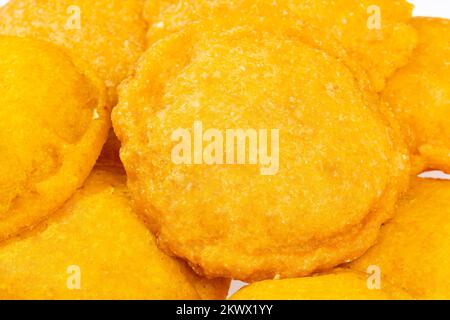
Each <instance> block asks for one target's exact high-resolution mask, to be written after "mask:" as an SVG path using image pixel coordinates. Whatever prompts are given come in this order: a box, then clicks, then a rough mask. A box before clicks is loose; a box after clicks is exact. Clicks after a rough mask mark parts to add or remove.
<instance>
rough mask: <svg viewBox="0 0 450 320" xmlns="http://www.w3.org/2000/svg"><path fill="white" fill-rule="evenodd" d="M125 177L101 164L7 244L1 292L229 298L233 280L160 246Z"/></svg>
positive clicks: (1, 251)
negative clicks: (36, 224)
mask: <svg viewBox="0 0 450 320" xmlns="http://www.w3.org/2000/svg"><path fill="white" fill-rule="evenodd" d="M125 182H126V177H125V176H124V175H122V174H121V173H120V171H117V169H115V168H111V167H110V168H97V169H95V170H94V171H93V173H92V174H91V176H90V177H89V179H88V180H87V181H86V184H85V185H84V187H83V188H82V189H80V190H79V191H78V192H77V193H76V194H75V195H74V196H73V198H72V199H70V200H69V201H68V202H67V203H66V204H65V205H64V206H63V207H62V208H61V209H60V210H59V211H58V212H57V214H55V216H54V217H52V218H51V219H50V220H48V221H47V222H46V223H45V225H42V226H40V228H39V229H38V230H35V231H33V232H31V233H26V234H24V235H22V236H21V237H20V238H15V239H11V240H10V241H8V242H6V243H3V244H2V245H1V246H0V270H1V272H0V298H3V299H6V298H14V299H200V298H203V299H214V298H216V299H224V298H225V297H226V294H227V291H228V286H229V281H228V280H223V279H218V280H206V279H202V278H199V277H197V276H196V275H195V274H194V273H193V272H192V270H190V269H189V268H188V267H187V266H186V265H185V264H184V263H183V262H180V261H178V260H176V259H174V258H171V257H168V256H166V255H165V254H163V253H162V252H161V251H160V250H159V249H158V248H157V247H156V244H155V239H154V237H153V235H152V234H151V233H150V232H149V231H148V230H147V229H146V227H145V225H144V224H143V222H142V221H141V220H140V219H139V218H138V217H137V215H136V214H135V213H134V212H133V210H132V209H131V205H130V202H129V197H128V191H127V188H126V183H125Z"/></svg>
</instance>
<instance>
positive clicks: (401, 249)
mask: <svg viewBox="0 0 450 320" xmlns="http://www.w3.org/2000/svg"><path fill="white" fill-rule="evenodd" d="M397 211H398V212H397V213H396V216H395V218H394V219H393V220H392V221H391V222H389V223H388V224H386V225H385V226H384V227H383V228H382V230H381V235H380V238H379V240H378V242H377V244H376V246H374V247H373V248H372V249H370V250H369V251H368V252H367V253H366V254H365V255H364V256H363V257H362V258H360V259H358V260H356V261H355V262H354V263H352V264H351V265H350V267H351V268H353V269H356V270H365V269H366V268H367V267H368V266H370V265H375V266H378V267H379V268H380V270H381V273H382V276H383V277H384V278H385V279H386V280H387V281H389V282H391V283H393V284H395V285H397V286H398V287H401V288H403V289H405V290H406V291H407V292H409V293H410V294H411V295H412V296H413V297H414V298H417V299H450V293H449V290H448V288H449V286H450V276H449V272H450V258H449V254H448V252H449V248H450V181H440V180H425V179H416V180H415V181H414V182H413V184H412V187H411V190H410V191H409V193H408V194H407V196H406V197H405V199H403V200H402V201H401V202H400V204H399V208H398V210H397Z"/></svg>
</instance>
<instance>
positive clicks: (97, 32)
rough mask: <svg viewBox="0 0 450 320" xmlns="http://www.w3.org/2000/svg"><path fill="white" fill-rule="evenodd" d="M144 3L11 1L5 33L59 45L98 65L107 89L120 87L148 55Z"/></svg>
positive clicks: (3, 17) (0, 26) (3, 12)
mask: <svg viewBox="0 0 450 320" xmlns="http://www.w3.org/2000/svg"><path fill="white" fill-rule="evenodd" d="M143 6H144V0H127V1H123V0H96V1H92V0H58V1H54V0H26V1H24V0H11V1H10V2H9V3H8V4H6V5H5V6H4V7H1V8H0V34H6V35H15V36H28V37H32V38H38V39H42V40H47V41H51V42H54V43H56V44H58V45H61V46H64V47H66V48H67V49H68V50H69V52H70V53H71V54H72V55H73V56H75V57H77V58H81V59H83V60H85V61H86V62H88V63H90V64H91V65H92V68H93V69H94V71H96V72H97V74H98V76H99V78H101V79H102V80H103V81H104V82H105V84H106V87H107V90H108V96H109V104H110V105H114V104H115V101H116V95H117V94H116V86H117V85H118V84H119V83H120V82H121V81H122V80H123V79H124V78H125V77H126V76H127V75H128V73H129V72H130V71H131V70H132V67H133V65H134V63H135V62H136V60H137V59H138V57H139V56H140V54H141V53H142V50H143V46H144V42H145V33H146V30H147V25H146V23H145V21H144V19H143V16H142V15H143Z"/></svg>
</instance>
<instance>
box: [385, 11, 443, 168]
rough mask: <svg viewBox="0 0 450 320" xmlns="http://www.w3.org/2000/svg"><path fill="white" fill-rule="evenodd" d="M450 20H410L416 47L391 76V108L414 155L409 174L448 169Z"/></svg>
mask: <svg viewBox="0 0 450 320" xmlns="http://www.w3.org/2000/svg"><path fill="white" fill-rule="evenodd" d="M449 21H450V20H447V19H437V18H414V19H413V20H412V23H411V24H412V25H413V26H414V27H415V28H416V29H417V31H418V33H419V40H420V43H419V46H418V48H417V49H416V51H415V52H414V55H413V58H412V60H411V61H410V62H409V64H408V65H407V66H405V67H404V68H402V69H400V70H398V71H397V72H396V73H395V75H394V76H393V77H392V78H391V79H389V81H388V83H387V86H386V88H385V90H384V91H383V95H382V96H383V99H384V100H385V101H386V102H387V103H388V104H389V105H390V106H391V108H392V110H393V111H394V113H395V115H396V117H397V119H398V121H399V123H400V124H401V125H402V128H403V132H404V135H405V137H406V140H407V142H408V145H409V148H410V150H411V153H412V155H413V159H414V170H413V173H420V172H423V171H425V170H428V169H438V170H444V171H446V172H449V173H450V116H449V115H450V81H449V74H450V22H449Z"/></svg>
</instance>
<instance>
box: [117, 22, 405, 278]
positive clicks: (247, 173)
mask: <svg viewBox="0 0 450 320" xmlns="http://www.w3.org/2000/svg"><path fill="white" fill-rule="evenodd" d="M370 104H371V102H369V101H367V100H366V99H365V95H364V94H363V93H362V91H361V90H360V87H359V85H358V84H357V83H356V80H355V79H354V76H353V74H352V73H351V72H350V71H349V69H348V68H346V67H345V66H344V65H343V64H341V63H340V62H339V61H337V60H336V59H335V58H333V57H331V56H329V55H327V54H326V53H325V52H323V51H320V50H317V49H314V48H312V47H310V46H308V45H305V44H304V43H302V42H300V41H298V40H297V39H296V38H291V37H289V36H288V35H284V36H282V35H280V34H278V35H276V34H272V33H267V32H256V31H254V30H252V29H251V28H245V27H239V28H234V29H229V30H221V29H219V30H213V29H212V28H211V27H210V25H208V26H206V27H205V26H203V25H202V24H198V25H196V26H193V27H192V28H188V29H186V30H185V31H183V32H181V33H178V34H175V35H172V36H169V37H168V38H166V39H163V40H161V41H159V42H158V43H156V44H155V45H154V46H153V47H151V48H150V49H149V50H148V51H147V52H146V53H145V55H144V56H143V58H142V59H141V61H140V64H139V66H138V67H137V70H136V73H135V75H134V76H133V77H132V78H130V79H129V80H128V81H127V82H125V83H124V84H123V85H122V88H121V92H120V101H119V105H118V107H117V108H116V109H115V112H114V114H113V122H114V127H115V131H116V133H117V134H118V137H119V139H120V140H121V141H122V150H121V158H122V160H123V162H124V165H125V167H126V170H127V174H128V178H129V186H130V188H131V192H132V196H133V198H134V203H135V205H136V208H137V210H138V211H139V212H140V213H141V214H143V215H144V216H145V217H147V219H148V223H149V225H150V226H151V227H152V229H153V231H154V232H155V233H156V235H157V238H158V243H159V245H160V246H161V248H163V249H164V250H166V251H167V252H170V253H171V254H175V255H176V256H179V257H181V258H183V259H185V260H187V261H188V262H189V263H190V264H191V266H193V267H194V268H195V270H196V271H197V272H199V273H200V274H204V275H207V276H222V277H229V278H235V279H240V280H250V281H253V280H260V279H269V278H273V277H274V276H276V275H281V276H282V277H297V276H305V275H308V274H311V273H312V272H314V271H317V270H321V269H326V268H330V267H333V266H335V265H338V264H340V263H342V262H344V261H347V260H349V259H354V258H356V257H358V256H360V255H361V254H362V253H363V252H364V251H366V250H367V249H368V248H369V247H370V246H371V245H373V243H374V242H375V239H376V236H377V234H378V230H379V227H380V225H381V224H382V223H383V222H385V221H386V220H387V219H388V218H390V217H391V213H392V207H393V205H394V203H395V202H396V199H397V197H398V194H399V193H400V192H401V191H402V190H403V189H404V187H405V185H406V184H407V180H408V178H407V176H408V161H407V155H406V151H405V150H404V148H403V147H402V143H401V141H400V140H397V138H396V136H395V134H394V133H393V132H392V130H391V129H390V128H389V126H387V125H386V123H385V122H384V121H383V119H382V118H381V116H380V115H379V114H378V113H377V112H376V111H375V110H374V108H372V107H371V106H370ZM375 109H376V108H375ZM195 121H201V122H202V123H203V126H204V128H205V129H206V128H215V129H218V130H226V129H230V128H244V129H246V128H254V129H261V128H263V129H268V130H270V129H279V132H280V144H279V145H280V163H279V171H278V172H277V174H275V175H272V176H264V175H261V173H260V168H259V167H258V166H252V165H240V166H239V165H235V166H232V165H231V166H224V165H206V164H202V165H176V164H174V163H173V162H172V161H171V152H172V148H173V143H172V141H171V135H172V133H173V132H174V131H175V130H177V129H179V128H192V126H193V123H194V122H195ZM374 173H376V174H374Z"/></svg>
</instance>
